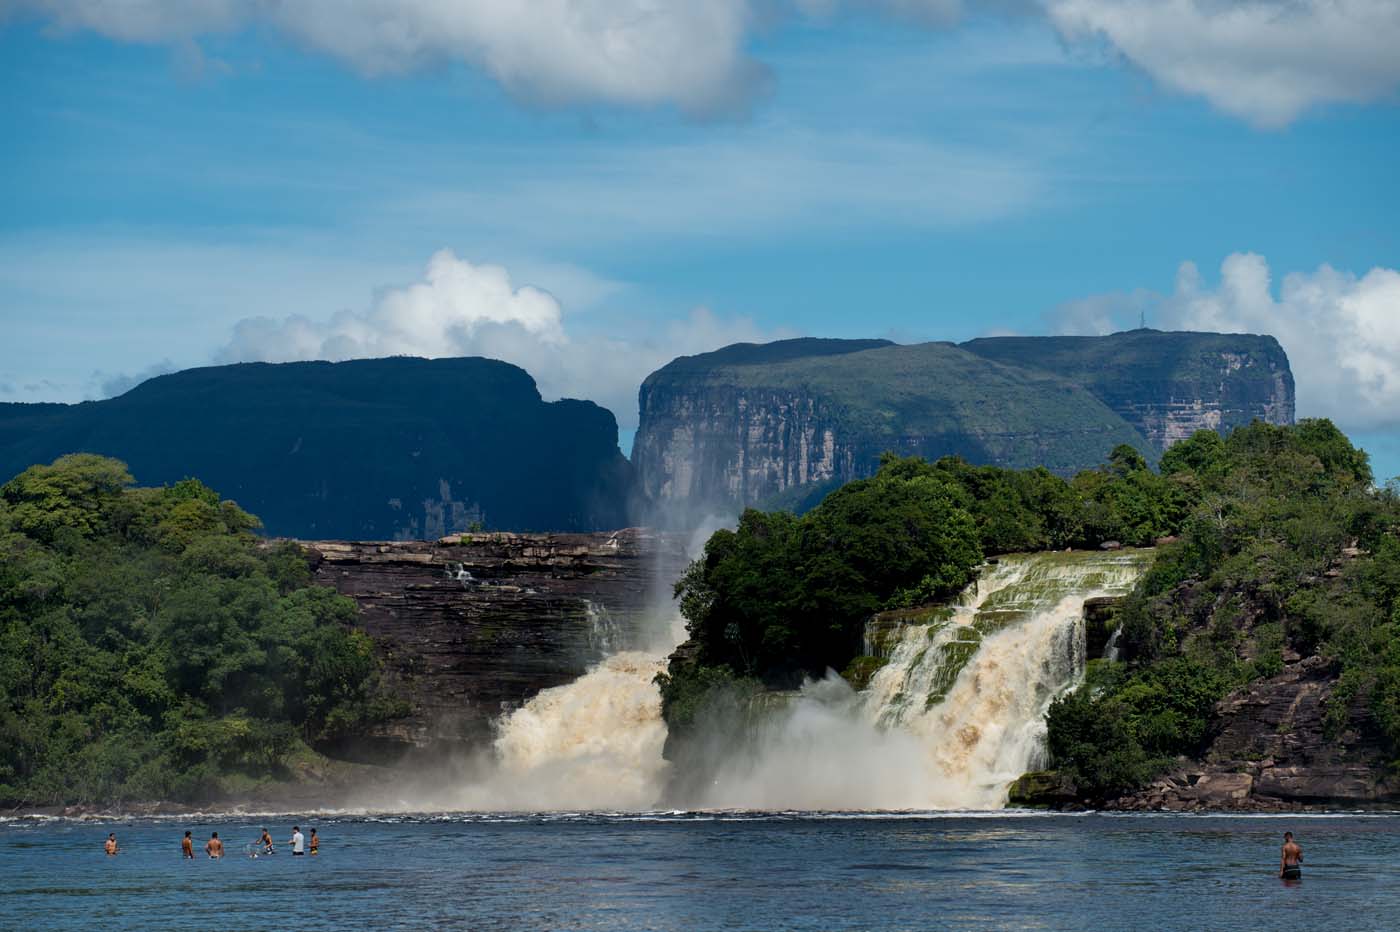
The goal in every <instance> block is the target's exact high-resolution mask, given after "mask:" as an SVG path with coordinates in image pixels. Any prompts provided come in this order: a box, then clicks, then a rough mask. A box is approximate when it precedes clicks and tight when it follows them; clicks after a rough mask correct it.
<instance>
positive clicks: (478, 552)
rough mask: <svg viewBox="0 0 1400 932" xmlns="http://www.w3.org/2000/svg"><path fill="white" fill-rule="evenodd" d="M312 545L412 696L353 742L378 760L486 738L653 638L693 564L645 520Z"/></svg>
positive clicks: (393, 681) (351, 752)
mask: <svg viewBox="0 0 1400 932" xmlns="http://www.w3.org/2000/svg"><path fill="white" fill-rule="evenodd" d="M302 546H303V547H304V548H305V549H306V551H307V554H308V557H309V558H310V560H311V562H312V564H313V567H314V577H315V581H316V582H318V583H321V584H323V585H328V586H332V587H334V588H335V589H336V590H338V591H339V592H340V593H342V594H343V595H347V596H350V597H351V598H353V599H354V600H355V601H356V602H357V603H358V604H359V606H360V624H361V625H362V626H363V629H364V631H365V632H366V633H368V634H369V635H370V637H371V638H373V640H374V641H375V644H376V645H377V647H378V649H379V652H380V656H381V658H382V660H383V661H384V667H385V674H386V679H387V682H388V685H389V686H390V688H391V690H392V691H393V692H395V693H396V694H398V695H399V696H402V697H404V698H406V699H407V700H408V701H409V702H410V703H411V705H412V714H411V715H409V716H408V717H407V718H403V719H399V720H396V721H393V722H390V723H388V724H386V725H384V726H381V727H380V728H378V729H376V730H375V731H374V732H372V733H371V734H368V735H364V736H362V737H361V738H360V739H359V740H358V741H356V742H355V746H354V747H351V748H347V749H345V750H346V753H347V754H348V756H352V757H357V758H360V759H369V760H385V759H392V758H394V757H397V756H399V755H401V754H402V753H404V752H405V751H407V750H409V749H419V750H426V751H429V752H434V753H440V752H450V751H452V750H454V749H458V750H460V749H462V748H466V747H471V746H475V745H479V744H480V743H481V742H483V741H484V740H486V739H487V738H488V737H489V735H490V728H491V723H492V722H493V721H494V720H495V719H496V718H497V717H498V716H500V715H501V713H502V712H504V711H508V710H509V709H511V708H514V707H516V706H518V705H520V704H521V703H523V702H524V701H526V700H528V699H529V698H530V697H531V696H533V695H535V694H536V693H537V692H539V691H540V690H542V689H547V688H549V687H551V686H558V685H560V684H563V683H567V682H569V681H570V680H573V679H575V678H577V677H578V676H579V675H581V674H582V673H583V672H584V671H585V670H586V669H587V668H588V666H589V665H590V664H592V663H594V662H596V661H597V660H599V659H600V658H601V657H602V656H603V654H604V653H607V652H611V651H613V650H617V649H625V648H628V647H639V646H643V644H644V642H645V640H646V638H647V635H648V633H649V632H652V631H655V630H656V626H658V625H664V624H665V623H666V621H667V619H668V618H669V617H670V614H671V613H673V611H674V609H673V607H672V606H671V603H670V586H671V583H672V581H673V580H674V579H675V578H676V577H677V576H678V575H679V573H680V572H681V570H682V569H683V568H684V564H685V555H684V550H683V547H682V543H681V541H680V540H679V539H678V538H676V537H673V536H668V535H662V534H654V533H650V532H646V531H641V530H636V529H631V530H625V531H618V532H615V533H603V534H479V535H463V536H461V537H460V538H451V537H449V538H445V539H443V540H440V541H435V542H426V541H415V542H389V543H384V542H327V541H308V542H303V543H302Z"/></svg>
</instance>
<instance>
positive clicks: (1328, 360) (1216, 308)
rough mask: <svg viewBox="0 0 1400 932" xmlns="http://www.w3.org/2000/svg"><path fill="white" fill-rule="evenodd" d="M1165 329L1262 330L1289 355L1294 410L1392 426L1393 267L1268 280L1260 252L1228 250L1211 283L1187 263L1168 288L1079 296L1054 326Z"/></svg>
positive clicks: (1399, 299) (1399, 310) (1396, 417)
mask: <svg viewBox="0 0 1400 932" xmlns="http://www.w3.org/2000/svg"><path fill="white" fill-rule="evenodd" d="M1144 310H1145V311H1147V313H1148V323H1149V325H1151V326H1155V327H1158V328H1160V329H1165V330H1215V331H1223V332H1226V333H1267V334H1272V335H1273V336H1275V337H1277V338H1278V341H1279V343H1281V344H1282V345H1283V348H1284V350H1285V351H1286V352H1287V353H1288V358H1289V361H1290V362H1291V363H1292V366H1293V375H1294V378H1295V380H1296V382H1297V390H1298V413H1299V415H1300V416H1303V417H1313V416H1322V417H1330V418H1332V419H1333V420H1335V421H1336V422H1338V423H1339V424H1341V425H1343V426H1345V427H1347V428H1350V429H1392V428H1396V427H1400V271H1396V270H1395V269H1387V268H1374V269H1371V270H1370V271H1369V272H1367V273H1366V274H1365V275H1362V276H1359V277H1358V276H1357V275H1354V274H1352V273H1350V272H1344V271H1341V270H1338V269H1334V268H1332V267H1331V266H1329V265H1323V266H1321V267H1319V268H1318V269H1317V271H1315V272H1312V273H1307V272H1293V273H1290V274H1288V275H1285V276H1284V277H1283V281H1282V283H1281V284H1280V286H1279V288H1278V289H1277V296H1275V289H1274V287H1273V280H1272V274H1271V272H1270V270H1269V264H1268V262H1267V261H1265V259H1264V257H1263V256H1259V255H1255V254H1253V253H1234V254H1232V255H1230V256H1228V257H1227V258H1226V259H1225V261H1224V262H1222V263H1221V266H1220V283H1219V284H1218V285H1217V286H1215V287H1212V286H1211V285H1210V284H1209V283H1207V282H1206V281H1205V280H1204V279H1203V278H1202V276H1201V274H1200V272H1199V271H1198V270H1197V268H1196V266H1195V265H1194V264H1193V263H1190V262H1183V263H1182V264H1181V267H1180V268H1179V269H1178V271H1177V276H1176V285H1175V289H1174V291H1173V292H1172V293H1171V294H1169V295H1159V294H1154V293H1152V292H1150V291H1137V292H1133V293H1129V294H1108V295H1098V296H1095V297H1091V298H1087V299H1085V300H1083V301H1078V302H1074V303H1072V304H1070V305H1067V306H1066V307H1063V308H1060V309H1059V310H1057V311H1056V312H1055V313H1054V314H1053V315H1052V325H1053V326H1054V328H1055V329H1056V330H1058V331H1059V332H1062V333H1108V332H1111V331H1114V330H1124V329H1127V328H1129V327H1136V326H1137V325H1138V319H1139V318H1138V315H1139V313H1140V312H1142V311H1144Z"/></svg>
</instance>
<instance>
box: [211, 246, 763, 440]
mask: <svg viewBox="0 0 1400 932" xmlns="http://www.w3.org/2000/svg"><path fill="white" fill-rule="evenodd" d="M565 325H566V316H565V313H564V309H563V308H562V307H561V305H560V304H559V302H558V301H557V300H556V299H555V298H554V296H553V295H551V294H549V293H548V292H546V291H542V290H540V289H537V288H532V287H530V286H529V285H519V286H517V285H516V284H515V283H514V282H513V281H512V280H511V277H510V274H509V273H508V272H507V271H506V270H505V269H504V268H502V267H500V266H497V265H476V264H473V263H471V262H468V261H466V260H463V259H460V258H458V257H457V256H456V255H455V254H453V253H452V252H451V251H449V250H442V251H440V252H438V253H436V254H434V255H433V257H432V258H431V259H430V260H429V261H428V266H427V269H426V271H425V273H424V276H423V280H422V281H419V282H415V283H414V284H411V285H408V286H406V287H402V288H391V289H387V290H384V291H382V292H380V294H379V295H378V297H377V298H376V300H375V301H374V303H373V304H372V306H370V307H369V308H367V309H365V310H358V311H342V312H340V313H338V314H335V315H333V316H332V317H330V318H329V319H325V320H312V319H310V318H307V317H303V316H299V315H292V316H289V317H285V318H281V319H273V318H268V317H250V318H245V319H244V320H241V321H239V322H238V323H237V324H235V325H234V328H233V335H232V337H231V339H230V340H229V341H228V343H227V344H226V345H224V347H223V348H222V349H220V350H219V352H218V354H217V356H216V359H217V361H218V362H221V363H231V362H292V361H296V360H306V359H329V360H342V359H358V358H367V357H375V356H395V355H406V356H424V357H428V358H436V357H442V356H487V357H490V358H492V359H502V360H505V361H506V362H510V363H514V364H515V365H517V366H520V367H521V368H523V369H525V370H526V371H527V372H529V373H530V374H531V375H532V376H534V377H535V381H536V382H537V383H538V384H539V387H540V393H541V394H542V395H543V396H544V397H545V398H546V399H555V398H565V397H567V398H585V399H588V400H590V401H596V402H597V403H599V404H601V405H603V406H604V407H606V408H608V409H609V410H611V411H612V412H613V413H614V414H615V415H616V416H617V419H618V424H619V426H620V427H621V428H622V429H623V430H629V429H631V428H634V427H636V426H637V389H638V387H639V386H640V385H641V383H642V380H643V379H644V378H646V376H647V375H648V374H649V373H650V372H652V370H654V369H657V368H659V367H660V366H663V365H665V364H666V363H668V362H670V361H671V360H672V359H673V358H675V357H676V356H680V355H689V354H693V353H700V352H706V351H708V350H712V349H717V348H718V347H720V346H725V345H727V344H730V343H736V342H761V341H765V340H772V339H777V338H779V337H781V336H790V335H791V334H786V333H781V332H764V331H763V330H761V329H760V328H758V327H757V326H756V325H755V324H754V323H753V322H752V321H750V320H748V319H747V318H723V317H720V316H718V315H716V314H714V313H712V312H710V311H708V310H706V309H704V308H699V309H697V310H695V311H693V312H692V313H691V314H690V316H689V317H687V318H685V319H684V320H680V321H672V322H669V323H667V324H665V325H662V326H660V327H653V328H647V327H638V328H637V329H636V332H635V333H634V334H633V335H631V336H630V337H629V338H627V339H617V338H613V337H607V336H602V335H590V334H582V335H577V334H572V335H571V334H570V333H569V332H568V330H567V328H566V326H565Z"/></svg>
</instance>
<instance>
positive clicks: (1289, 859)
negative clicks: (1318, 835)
mask: <svg viewBox="0 0 1400 932" xmlns="http://www.w3.org/2000/svg"><path fill="white" fill-rule="evenodd" d="M1278 875H1279V877H1281V878H1282V879H1284V880H1301V879H1302V877H1303V849H1302V848H1300V847H1299V846H1298V843H1297V842H1296V841H1294V840H1293V833H1292V832H1284V833H1283V854H1282V857H1280V858H1279V862H1278Z"/></svg>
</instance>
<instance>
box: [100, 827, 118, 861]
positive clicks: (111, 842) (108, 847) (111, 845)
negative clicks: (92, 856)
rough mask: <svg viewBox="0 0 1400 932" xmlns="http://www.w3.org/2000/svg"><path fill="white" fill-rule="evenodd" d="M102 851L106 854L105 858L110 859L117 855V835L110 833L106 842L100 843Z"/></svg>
mask: <svg viewBox="0 0 1400 932" xmlns="http://www.w3.org/2000/svg"><path fill="white" fill-rule="evenodd" d="M102 850H103V851H105V852H107V857H109V858H110V857H112V856H113V855H115V854H116V853H117V833H116V832H112V833H111V834H110V835H108V836H107V840H106V841H105V842H103V843H102Z"/></svg>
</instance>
